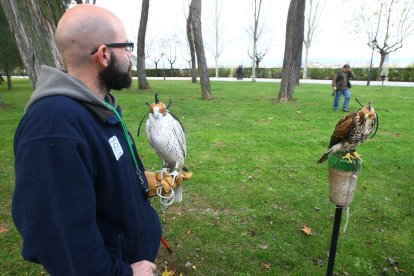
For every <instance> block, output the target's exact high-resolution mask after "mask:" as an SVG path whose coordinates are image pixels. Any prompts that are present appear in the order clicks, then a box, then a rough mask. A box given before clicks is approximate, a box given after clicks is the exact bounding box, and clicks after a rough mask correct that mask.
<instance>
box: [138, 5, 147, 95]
mask: <svg viewBox="0 0 414 276" xmlns="http://www.w3.org/2000/svg"><path fill="white" fill-rule="evenodd" d="M148 10H149V0H142V8H141V20H140V22H139V30H138V41H137V46H138V47H137V48H138V49H137V74H138V89H139V90H147V89H149V88H150V85H149V83H148V80H147V75H146V74H145V33H146V31H147V22H148Z"/></svg>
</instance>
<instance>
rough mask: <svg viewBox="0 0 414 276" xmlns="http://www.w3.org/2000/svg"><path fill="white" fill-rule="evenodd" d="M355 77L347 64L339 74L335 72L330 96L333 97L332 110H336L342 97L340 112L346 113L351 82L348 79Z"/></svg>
mask: <svg viewBox="0 0 414 276" xmlns="http://www.w3.org/2000/svg"><path fill="white" fill-rule="evenodd" d="M355 78H356V76H355V74H354V72H352V70H351V67H350V66H349V64H345V65H344V66H343V67H342V70H341V71H340V72H337V73H336V74H335V75H334V76H333V79H332V89H333V92H332V94H333V95H334V96H335V98H334V102H333V110H334V111H336V110H338V106H339V100H340V99H341V96H342V95H343V96H344V105H343V108H342V111H344V112H348V104H349V101H350V100H351V91H350V90H349V89H350V88H351V82H350V79H355Z"/></svg>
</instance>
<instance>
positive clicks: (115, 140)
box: [108, 136, 124, 161]
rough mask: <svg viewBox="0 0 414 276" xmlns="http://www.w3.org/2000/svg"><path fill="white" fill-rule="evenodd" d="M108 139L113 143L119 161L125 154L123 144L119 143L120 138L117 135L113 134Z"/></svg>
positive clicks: (113, 149)
mask: <svg viewBox="0 0 414 276" xmlns="http://www.w3.org/2000/svg"><path fill="white" fill-rule="evenodd" d="M108 141H109V144H110V145H111V148H112V151H113V152H114V155H115V158H116V161H118V160H119V158H120V157H121V156H122V155H123V154H124V151H123V150H122V147H121V144H120V143H119V140H118V138H117V137H116V136H112V137H111V138H109V140H108Z"/></svg>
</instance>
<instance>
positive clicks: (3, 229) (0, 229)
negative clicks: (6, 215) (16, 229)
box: [0, 225, 9, 234]
mask: <svg viewBox="0 0 414 276" xmlns="http://www.w3.org/2000/svg"><path fill="white" fill-rule="evenodd" d="M7 232H9V228H7V227H6V226H3V225H0V234H3V233H7Z"/></svg>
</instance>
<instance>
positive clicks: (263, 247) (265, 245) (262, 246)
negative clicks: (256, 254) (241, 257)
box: [259, 243, 269, 249]
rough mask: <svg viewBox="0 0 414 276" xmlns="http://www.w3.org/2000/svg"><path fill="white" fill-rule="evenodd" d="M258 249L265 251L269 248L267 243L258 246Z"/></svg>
mask: <svg viewBox="0 0 414 276" xmlns="http://www.w3.org/2000/svg"><path fill="white" fill-rule="evenodd" d="M259 247H260V248H261V249H267V248H268V247H269V245H268V244H267V243H266V244H259Z"/></svg>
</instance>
